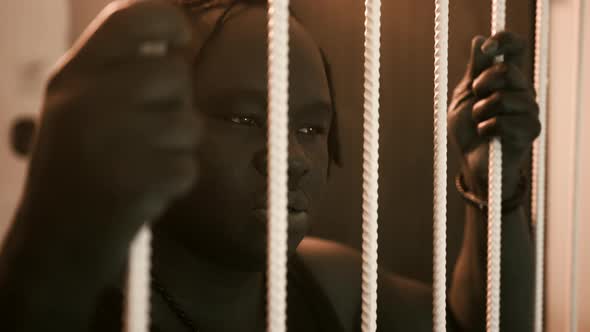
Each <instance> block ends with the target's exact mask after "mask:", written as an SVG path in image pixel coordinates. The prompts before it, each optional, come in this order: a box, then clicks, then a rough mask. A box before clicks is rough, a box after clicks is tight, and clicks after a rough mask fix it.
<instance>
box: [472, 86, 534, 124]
mask: <svg viewBox="0 0 590 332" xmlns="http://www.w3.org/2000/svg"><path fill="white" fill-rule="evenodd" d="M518 113H533V114H535V115H538V114H539V108H538V106H537V103H536V102H535V99H534V97H533V96H532V95H531V94H530V93H528V92H513V91H510V92H508V91H498V92H495V93H493V94H492V95H491V96H489V97H487V98H485V99H482V100H479V101H478V102H477V103H475V105H473V111H472V116H473V120H474V121H475V123H480V122H483V121H485V120H488V119H491V118H493V117H495V116H498V115H504V114H506V115H514V114H518Z"/></svg>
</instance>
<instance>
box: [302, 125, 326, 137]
mask: <svg viewBox="0 0 590 332" xmlns="http://www.w3.org/2000/svg"><path fill="white" fill-rule="evenodd" d="M297 132H298V133H300V134H303V135H310V136H313V135H320V134H323V133H324V130H323V129H322V128H319V127H303V128H299V129H298V130H297Z"/></svg>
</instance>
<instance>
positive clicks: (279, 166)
mask: <svg viewBox="0 0 590 332" xmlns="http://www.w3.org/2000/svg"><path fill="white" fill-rule="evenodd" d="M288 92H289V1H288V0H269V5H268V106H269V109H268V218H269V222H268V254H267V257H268V263H267V283H268V285H267V292H268V293H267V329H268V331H269V332H284V331H286V330H287V326H286V325H287V222H288V221H287V217H288V216H287V194H288V192H287V181H288V174H287V170H288V143H289V138H288V133H289V131H288V128H289V126H288V121H289V117H288V98H289V95H288Z"/></svg>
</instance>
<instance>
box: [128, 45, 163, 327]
mask: <svg viewBox="0 0 590 332" xmlns="http://www.w3.org/2000/svg"><path fill="white" fill-rule="evenodd" d="M138 52H139V55H140V56H145V57H158V56H164V55H165V54H166V53H167V52H168V45H167V44H166V43H165V42H161V41H147V42H144V43H143V44H141V45H140V46H139V50H138ZM151 240H152V232H151V230H150V228H149V227H148V226H145V225H144V226H142V227H141V229H140V230H139V232H138V233H137V235H136V236H135V239H134V240H133V242H131V246H130V248H129V264H128V271H127V285H126V287H127V290H126V292H127V294H126V299H125V312H124V313H123V315H124V319H123V322H124V327H123V328H124V330H125V331H126V332H148V331H149V327H150V276H151V274H150V270H151V255H152V247H151Z"/></svg>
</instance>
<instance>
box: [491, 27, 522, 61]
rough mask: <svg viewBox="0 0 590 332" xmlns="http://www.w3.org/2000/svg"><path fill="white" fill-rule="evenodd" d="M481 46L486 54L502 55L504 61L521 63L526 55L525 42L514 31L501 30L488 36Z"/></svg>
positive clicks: (492, 55)
mask: <svg viewBox="0 0 590 332" xmlns="http://www.w3.org/2000/svg"><path fill="white" fill-rule="evenodd" d="M481 48H482V52H483V53H484V54H485V55H487V56H490V57H496V56H498V55H503V56H504V62H509V63H514V64H516V65H521V64H522V63H523V61H524V58H525V56H526V51H527V43H526V41H525V39H524V38H522V37H520V36H518V35H516V34H514V33H511V32H507V31H502V32H499V33H497V34H495V35H493V36H491V37H490V38H488V39H487V40H486V41H485V42H484V43H483V45H482V47H481Z"/></svg>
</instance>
